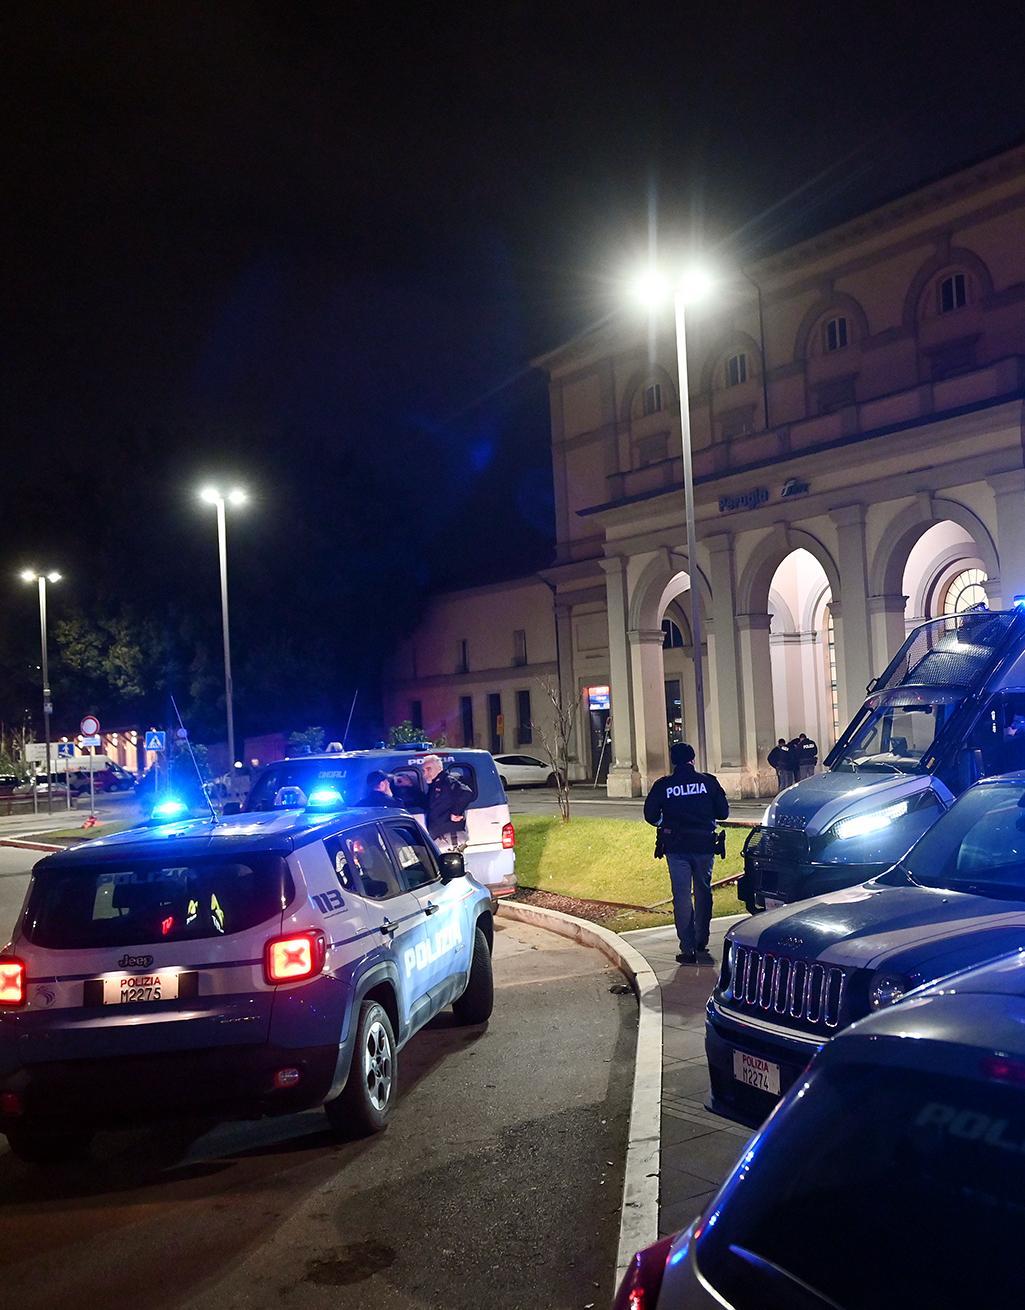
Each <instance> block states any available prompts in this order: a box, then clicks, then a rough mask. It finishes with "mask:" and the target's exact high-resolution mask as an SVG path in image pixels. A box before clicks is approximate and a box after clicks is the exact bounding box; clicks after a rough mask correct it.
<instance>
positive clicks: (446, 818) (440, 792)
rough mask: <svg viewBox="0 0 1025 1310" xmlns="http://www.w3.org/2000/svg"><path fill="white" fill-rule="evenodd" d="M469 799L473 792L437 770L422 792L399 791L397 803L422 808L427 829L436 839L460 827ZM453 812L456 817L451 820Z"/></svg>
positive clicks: (463, 783)
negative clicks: (407, 793) (436, 774)
mask: <svg viewBox="0 0 1025 1310" xmlns="http://www.w3.org/2000/svg"><path fill="white" fill-rule="evenodd" d="M472 800H473V792H472V791H471V790H470V788H469V787H467V785H466V783H465V782H460V781H459V779H458V778H456V777H453V775H452V774H451V773H439V774H438V776H437V777H436V778H435V779H434V781H433V782H432V783H430V784H429V785H428V787H427V789H426V790H425V791H416V792H413V793H412V794H411V795H409V796H407V795H406V794H405V792H403V793H402V796H401V798H400V800H399V804H400V805H401V804H405V805H406V806H407V807H409V808H412V807H414V806H416V807H417V808H419V809H422V810H423V812H424V818H425V820H426V822H427V831H428V832H429V833H430V834H431V836H432V837H435V838H437V837H444V836H446V835H447V834H449V833H454V832H458V831H459V829H460V828H462V827H463V826H464V823H465V819H464V817H463V816H464V814H465V812H466V807H467V806H468V805H469V804H470V802H471V801H472ZM453 814H455V815H458V816H459V817H458V819H456V820H455V821H453V819H452V815H453Z"/></svg>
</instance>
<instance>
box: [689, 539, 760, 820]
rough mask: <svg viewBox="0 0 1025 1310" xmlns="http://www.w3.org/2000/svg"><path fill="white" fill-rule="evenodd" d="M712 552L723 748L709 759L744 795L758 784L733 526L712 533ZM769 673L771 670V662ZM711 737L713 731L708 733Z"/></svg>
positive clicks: (715, 706) (735, 792) (730, 789)
mask: <svg viewBox="0 0 1025 1310" xmlns="http://www.w3.org/2000/svg"><path fill="white" fill-rule="evenodd" d="M704 545H705V548H706V550H707V551H708V554H709V561H710V567H709V582H710V584H711V588H712V620H713V625H712V626H713V631H714V639H713V640H712V641H711V642H710V643H709V663H710V664H711V663H713V662H714V665H715V671H714V677H713V678H712V679H711V680H710V684H711V687H712V689H713V691H714V696H715V699H714V701H713V703H712V706H711V715H712V717H714V718H715V719H716V720H717V721H718V734H717V735H718V751H717V753H716V755H713V757H712V759H711V760H710V761H709V766H710V768H711V769H712V772H714V773H718V774H719V775H720V781H721V782H722V785H723V787H724V788H725V789H726V791H727V794H728V795H732V796H742V795H745V794H750V793H751V791H752V790H753V786H754V784H753V780H751V779H750V778H748V777H747V776H746V775H748V774H749V773H750V769H749V767H748V765H749V761H748V760H747V759H746V758H745V751H744V740H743V733H744V709H743V694H742V690H741V676H740V660H739V652H738V644H737V627H736V614H737V583H736V576H735V574H736V566H735V561H734V554H733V537H732V536H731V535H730V534H729V533H728V532H720V533H716V535H715V536H712V537H706V539H705V541H704ZM765 674H766V676H768V666H766V669H765ZM708 736H709V742H710V743H711V741H712V740H713V734H712V733H711V732H710V733H709V734H708Z"/></svg>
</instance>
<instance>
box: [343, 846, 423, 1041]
mask: <svg viewBox="0 0 1025 1310" xmlns="http://www.w3.org/2000/svg"><path fill="white" fill-rule="evenodd" d="M324 845H325V847H326V849H327V852H328V855H329V856H330V857H331V859H332V860H333V861H334V865H335V871H336V873H337V875H338V878H339V881H340V882H341V883H342V885H343V886H345V885H346V884H347V883H348V882H351V884H352V885H353V886H354V887H355V888H356V889H357V891H358V893H359V895H360V899H361V901H362V904H363V918H364V922H365V924H366V933H367V937H366V950H367V953H368V954H374V955H379V956H382V957H388V958H391V959H392V960H393V962H394V964H395V967H396V969H397V971H398V981H399V1013H400V1016H401V1022H402V1025H403V1028H404V1029H407V1030H408V1029H411V1028H415V1027H417V1026H418V1025H419V1022H420V1019H419V1008H420V1007H419V1006H418V1001H419V994H418V993H417V991H416V989H415V987H412V988H411V987H410V986H408V985H407V982H406V970H405V968H404V965H403V960H404V958H405V957H406V955H407V953H408V952H409V951H410V950H413V952H414V955H415V950H416V943H417V941H419V940H420V937H421V929H422V926H423V922H424V912H423V909H422V907H421V905H420V902H419V901H418V900H417V898H416V897H415V896H413V895H412V894H411V892H410V891H409V890H408V888H407V887H406V884H405V882H404V880H403V878H402V877H401V875H400V873H399V870H398V867H397V864H396V861H395V858H394V856H393V854H392V849H391V846H390V845H389V844H388V842H387V841H386V840H385V836H384V833H383V832H382V830H381V826H380V825H379V824H377V823H365V824H361V825H360V826H359V827H356V828H349V829H347V830H346V831H345V832H343V833H341V834H340V835H339V836H337V837H330V838H328V839H327V840H326V841H325V842H324Z"/></svg>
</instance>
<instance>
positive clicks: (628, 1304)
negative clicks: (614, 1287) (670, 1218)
mask: <svg viewBox="0 0 1025 1310" xmlns="http://www.w3.org/2000/svg"><path fill="white" fill-rule="evenodd" d="M675 1240H676V1239H675V1237H663V1238H662V1239H661V1241H658V1242H654V1243H653V1244H652V1245H651V1246H646V1247H645V1248H644V1250H643V1251H638V1252H637V1254H636V1255H635V1256H634V1258H633V1259H632V1260H631V1261H630V1267H629V1269H627V1271H626V1273H625V1274H624V1275H623V1281H622V1282H621V1283H620V1285H619V1291H618V1292H617V1293H616V1299H615V1301H614V1302H613V1306H612V1310H655V1305H656V1303H657V1301H658V1294H659V1290H660V1289H661V1287H662V1278H663V1276H664V1275H665V1272H666V1261H667V1260H668V1259H669V1252H670V1251H671V1250H672V1248H673V1242H674V1241H675Z"/></svg>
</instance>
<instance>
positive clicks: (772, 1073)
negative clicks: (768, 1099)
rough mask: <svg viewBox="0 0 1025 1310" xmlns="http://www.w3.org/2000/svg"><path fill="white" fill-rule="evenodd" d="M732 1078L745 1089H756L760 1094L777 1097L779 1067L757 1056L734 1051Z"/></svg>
mask: <svg viewBox="0 0 1025 1310" xmlns="http://www.w3.org/2000/svg"><path fill="white" fill-rule="evenodd" d="M733 1076H734V1078H736V1080H737V1082H738V1083H744V1085H745V1086H747V1087H757V1088H758V1090H759V1091H760V1092H768V1093H769V1094H770V1095H771V1096H778V1095H779V1065H778V1064H772V1063H771V1062H770V1061H769V1060H763V1059H761V1058H760V1057H759V1056H757V1055H748V1054H747V1052H746V1051H734V1052H733Z"/></svg>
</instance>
